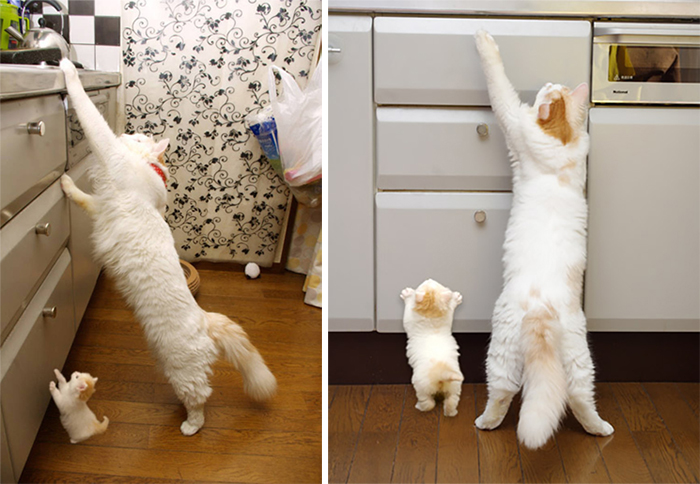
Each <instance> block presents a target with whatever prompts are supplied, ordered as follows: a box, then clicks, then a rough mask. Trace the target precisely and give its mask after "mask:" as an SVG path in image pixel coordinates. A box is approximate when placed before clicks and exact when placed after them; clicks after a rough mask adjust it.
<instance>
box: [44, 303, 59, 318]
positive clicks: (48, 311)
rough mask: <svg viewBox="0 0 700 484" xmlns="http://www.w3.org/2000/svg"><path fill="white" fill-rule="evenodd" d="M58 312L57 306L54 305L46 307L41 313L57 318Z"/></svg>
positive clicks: (47, 316)
mask: <svg viewBox="0 0 700 484" xmlns="http://www.w3.org/2000/svg"><path fill="white" fill-rule="evenodd" d="M57 312H58V311H57V309H56V306H54V307H51V308H44V309H43V311H41V315H42V316H44V317H45V318H56V313H57Z"/></svg>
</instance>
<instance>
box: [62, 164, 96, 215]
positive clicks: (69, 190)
mask: <svg viewBox="0 0 700 484" xmlns="http://www.w3.org/2000/svg"><path fill="white" fill-rule="evenodd" d="M61 188H62V189H63V193H65V194H66V196H67V197H68V198H70V199H71V200H73V201H74V202H75V203H76V205H78V206H79V207H80V208H82V209H83V210H85V212H87V213H88V214H89V215H93V214H94V213H95V199H94V198H93V197H92V195H88V194H87V193H85V192H84V191H82V190H81V189H80V188H78V187H76V186H75V183H74V182H73V179H72V178H71V177H69V176H68V175H65V174H64V175H62V176H61Z"/></svg>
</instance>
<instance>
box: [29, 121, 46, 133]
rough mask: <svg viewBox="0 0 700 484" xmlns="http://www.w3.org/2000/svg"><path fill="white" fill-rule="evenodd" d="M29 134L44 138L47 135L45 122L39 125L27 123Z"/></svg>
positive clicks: (40, 122)
mask: <svg viewBox="0 0 700 484" xmlns="http://www.w3.org/2000/svg"><path fill="white" fill-rule="evenodd" d="M27 133H29V134H37V135H39V136H44V134H46V125H45V124H44V122H43V121H39V122H38V123H27Z"/></svg>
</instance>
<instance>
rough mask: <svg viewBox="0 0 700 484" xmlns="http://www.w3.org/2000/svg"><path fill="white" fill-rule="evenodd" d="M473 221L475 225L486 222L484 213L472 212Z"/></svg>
mask: <svg viewBox="0 0 700 484" xmlns="http://www.w3.org/2000/svg"><path fill="white" fill-rule="evenodd" d="M474 220H476V223H479V224H482V223H484V222H486V212H484V211H483V210H477V211H476V212H474Z"/></svg>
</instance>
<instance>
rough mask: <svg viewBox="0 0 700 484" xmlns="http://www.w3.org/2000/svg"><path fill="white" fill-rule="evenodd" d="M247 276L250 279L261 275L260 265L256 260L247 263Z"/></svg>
mask: <svg viewBox="0 0 700 484" xmlns="http://www.w3.org/2000/svg"><path fill="white" fill-rule="evenodd" d="M245 276H246V277H247V278H248V279H256V278H257V277H258V276H260V267H258V265H257V264H256V263H255V262H248V263H247V264H246V265H245Z"/></svg>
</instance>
